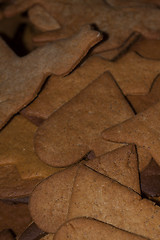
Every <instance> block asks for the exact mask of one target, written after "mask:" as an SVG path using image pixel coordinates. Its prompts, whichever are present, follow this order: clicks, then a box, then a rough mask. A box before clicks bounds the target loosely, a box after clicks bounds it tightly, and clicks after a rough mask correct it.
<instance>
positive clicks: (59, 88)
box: [22, 52, 159, 125]
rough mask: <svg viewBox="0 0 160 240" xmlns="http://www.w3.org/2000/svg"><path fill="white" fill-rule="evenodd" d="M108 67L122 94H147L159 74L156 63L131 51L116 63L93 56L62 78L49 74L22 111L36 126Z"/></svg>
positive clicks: (157, 63)
mask: <svg viewBox="0 0 160 240" xmlns="http://www.w3.org/2000/svg"><path fill="white" fill-rule="evenodd" d="M137 68H138V69H139V72H138V73H137ZM124 69H127V70H125V71H124ZM153 69H154V70H155V71H153ZM107 70H109V71H111V72H112V74H113V76H114V77H115V79H116V81H117V82H118V85H119V86H120V87H121V89H122V91H123V92H124V93H125V94H127V93H128V94H138V93H141V94H147V93H148V92H149V89H150V86H151V85H152V82H153V79H154V78H155V76H156V75H157V73H159V62H157V61H152V60H151V61H150V60H145V59H143V58H142V57H140V56H138V55H137V54H136V53H134V52H132V53H128V54H127V55H125V56H123V57H122V58H120V59H119V60H118V61H116V62H109V61H106V60H104V59H102V58H100V57H96V56H92V57H90V58H89V59H87V61H85V62H84V63H83V64H82V65H81V66H80V67H79V68H77V69H76V70H75V71H74V72H73V73H71V74H70V75H68V76H66V77H65V78H63V77H57V76H52V77H51V78H50V79H49V80H48V81H47V83H46V85H45V88H43V91H42V92H41V93H40V94H39V96H38V97H37V98H36V99H35V101H34V102H32V103H31V104H30V105H29V106H27V107H26V108H25V109H23V110H22V114H23V115H24V116H25V117H27V118H28V119H29V120H31V121H32V122H33V123H35V124H36V125H40V124H41V123H42V122H43V121H44V120H45V119H47V118H48V117H49V116H50V115H51V113H53V112H55V111H56V110H57V109H59V108H60V107H61V106H62V105H64V104H65V103H66V102H68V101H69V100H70V99H72V98H73V97H74V96H76V95H77V94H78V93H79V92H80V91H81V90H82V89H84V88H85V87H86V86H87V85H88V84H89V83H91V82H92V81H93V80H94V79H96V78H97V77H99V76H100V75H101V74H102V73H103V72H105V71H107ZM144 71H145V72H146V74H147V77H146V75H144Z"/></svg>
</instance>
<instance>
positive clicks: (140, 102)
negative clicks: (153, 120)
mask: <svg viewBox="0 0 160 240" xmlns="http://www.w3.org/2000/svg"><path fill="white" fill-rule="evenodd" d="M159 88H160V75H158V76H157V77H156V78H155V79H154V81H153V83H152V85H151V88H150V91H149V93H148V94H146V95H128V96H127V98H128V100H129V101H130V103H131V105H132V106H133V108H134V109H135V111H136V112H137V113H139V112H142V111H144V110H146V109H147V108H149V107H151V106H152V105H153V104H155V103H157V102H158V101H159V100H160V95H159Z"/></svg>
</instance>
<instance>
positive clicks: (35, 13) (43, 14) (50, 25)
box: [28, 5, 61, 31]
mask: <svg viewBox="0 0 160 240" xmlns="http://www.w3.org/2000/svg"><path fill="white" fill-rule="evenodd" d="M28 16H29V19H30V21H31V22H32V23H33V24H34V25H35V27H37V28H38V29H39V30H41V31H51V30H57V29H59V28H61V26H60V25H59V23H58V22H57V21H56V19H54V18H53V17H52V16H51V15H50V14H49V13H48V12H47V11H46V10H45V9H44V8H43V7H41V6H40V5H35V6H33V7H32V8H31V9H29V11H28Z"/></svg>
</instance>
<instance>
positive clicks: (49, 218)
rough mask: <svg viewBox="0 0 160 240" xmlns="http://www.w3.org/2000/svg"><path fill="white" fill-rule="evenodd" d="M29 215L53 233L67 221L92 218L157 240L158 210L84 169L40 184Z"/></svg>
mask: <svg viewBox="0 0 160 240" xmlns="http://www.w3.org/2000/svg"><path fill="white" fill-rule="evenodd" d="M30 211H31V214H32V217H33V219H34V220H35V222H36V223H37V224H38V226H39V227H40V228H42V229H43V230H45V231H48V232H53V233H55V232H56V231H57V229H58V228H59V227H60V226H61V225H62V224H63V223H64V222H65V221H67V220H70V219H73V218H77V217H91V218H94V219H97V220H99V221H102V222H105V223H109V224H112V225H113V226H115V227H117V228H120V229H123V230H125V231H127V232H131V233H134V234H137V235H140V236H143V237H146V238H149V239H151V240H159V234H160V226H159V218H160V208H159V207H158V206H156V205H155V204H154V203H152V202H151V201H149V200H146V199H142V198H141V196H140V195H139V194H137V193H135V192H134V191H133V190H131V189H129V188H127V187H125V186H122V185H121V184H119V183H118V182H115V181H114V180H112V179H110V178H108V177H106V176H104V175H102V174H99V173H97V172H96V171H94V170H92V169H90V168H88V167H86V166H84V165H77V166H74V167H71V168H68V169H66V170H64V171H62V172H61V173H56V174H54V175H53V176H51V177H49V178H48V179H47V180H46V181H43V182H42V183H41V184H39V185H38V186H37V187H36V189H35V190H34V192H33V194H32V196H31V200H30Z"/></svg>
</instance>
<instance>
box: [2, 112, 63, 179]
mask: <svg viewBox="0 0 160 240" xmlns="http://www.w3.org/2000/svg"><path fill="white" fill-rule="evenodd" d="M36 130H37V127H36V126H35V125H34V124H32V123H31V122H29V121H28V120H27V119H25V118H24V117H23V116H15V117H14V118H13V119H12V120H11V121H10V122H9V124H8V125H7V126H6V127H5V128H4V129H2V131H1V132H0V167H1V166H2V165H3V166H5V165H11V164H12V165H15V166H16V168H17V170H18V171H19V174H20V176H21V178H22V179H28V180H29V179H36V178H41V179H43V178H46V177H48V176H49V175H51V174H53V173H54V172H56V171H59V169H55V168H52V167H49V166H48V165H45V164H44V163H43V162H42V161H41V160H40V159H39V158H38V156H37V155H36V153H35V151H34V146H33V138H34V134H35V132H36Z"/></svg>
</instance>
